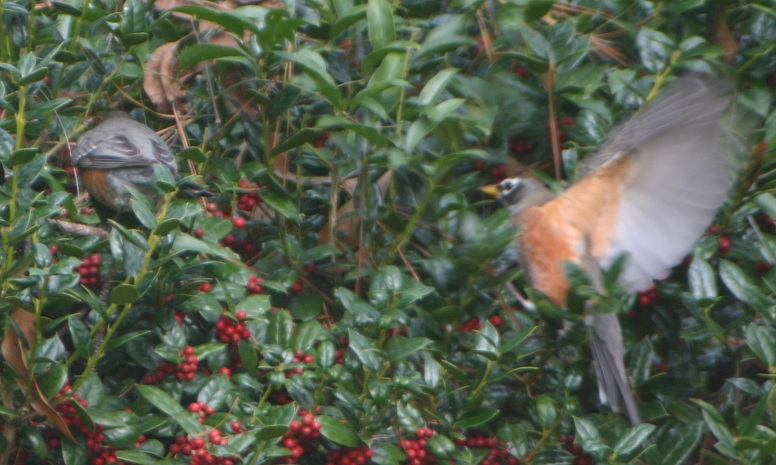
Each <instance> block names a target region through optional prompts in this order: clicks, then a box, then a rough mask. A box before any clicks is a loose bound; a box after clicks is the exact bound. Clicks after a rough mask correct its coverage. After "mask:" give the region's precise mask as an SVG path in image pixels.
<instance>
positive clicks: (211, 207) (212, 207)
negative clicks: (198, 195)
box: [205, 202, 232, 219]
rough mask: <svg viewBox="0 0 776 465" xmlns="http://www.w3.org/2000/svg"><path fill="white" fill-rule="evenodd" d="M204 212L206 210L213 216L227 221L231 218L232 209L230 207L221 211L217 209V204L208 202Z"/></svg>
mask: <svg viewBox="0 0 776 465" xmlns="http://www.w3.org/2000/svg"><path fill="white" fill-rule="evenodd" d="M205 210H207V212H208V213H211V214H212V215H213V216H218V217H220V218H225V219H229V218H231V216H232V209H231V208H230V207H225V208H224V209H223V210H221V209H220V208H218V204H217V203H215V202H208V204H207V205H206V206H205Z"/></svg>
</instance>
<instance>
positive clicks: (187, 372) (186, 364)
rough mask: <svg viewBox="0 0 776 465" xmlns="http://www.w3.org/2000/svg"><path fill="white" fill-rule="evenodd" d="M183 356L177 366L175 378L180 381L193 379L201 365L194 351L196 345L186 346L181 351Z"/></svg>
mask: <svg viewBox="0 0 776 465" xmlns="http://www.w3.org/2000/svg"><path fill="white" fill-rule="evenodd" d="M181 358H182V360H181V362H180V363H179V364H178V365H177V366H176V367H175V378H177V379H178V381H191V380H193V379H194V375H195V374H196V373H197V368H198V367H199V359H198V358H197V355H196V354H195V353H194V347H192V346H186V347H185V348H184V349H183V351H181Z"/></svg>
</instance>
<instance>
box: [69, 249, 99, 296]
mask: <svg viewBox="0 0 776 465" xmlns="http://www.w3.org/2000/svg"><path fill="white" fill-rule="evenodd" d="M100 263H102V258H100V254H98V253H93V254H91V255H90V256H88V257H86V258H84V259H83V261H82V262H81V264H80V265H78V266H77V267H75V271H76V273H78V274H79V275H81V280H80V283H81V285H82V286H86V287H91V288H97V287H100V286H101V285H102V281H101V280H100Z"/></svg>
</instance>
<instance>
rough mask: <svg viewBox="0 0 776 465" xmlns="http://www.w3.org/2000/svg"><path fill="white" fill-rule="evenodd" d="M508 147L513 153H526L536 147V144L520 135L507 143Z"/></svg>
mask: <svg viewBox="0 0 776 465" xmlns="http://www.w3.org/2000/svg"><path fill="white" fill-rule="evenodd" d="M509 148H510V149H511V150H512V153H514V154H515V155H528V154H529V153H531V152H533V151H534V149H535V148H536V144H534V143H533V142H531V141H529V140H527V139H524V138H522V137H515V138H514V139H512V141H511V142H510V143H509Z"/></svg>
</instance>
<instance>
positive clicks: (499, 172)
mask: <svg viewBox="0 0 776 465" xmlns="http://www.w3.org/2000/svg"><path fill="white" fill-rule="evenodd" d="M474 169H476V170H477V171H479V172H480V173H483V174H485V175H488V176H490V177H491V178H493V180H494V181H495V182H501V181H503V180H504V178H506V177H507V167H506V165H497V166H492V167H491V166H489V165H488V164H487V163H485V162H484V161H482V160H477V161H475V162H474Z"/></svg>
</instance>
